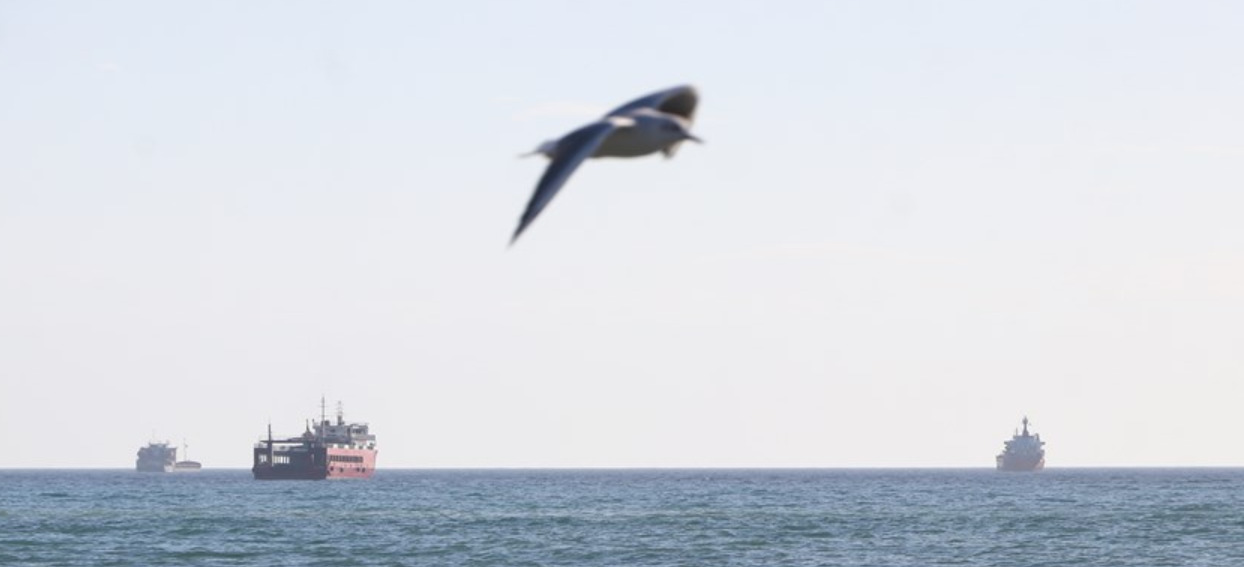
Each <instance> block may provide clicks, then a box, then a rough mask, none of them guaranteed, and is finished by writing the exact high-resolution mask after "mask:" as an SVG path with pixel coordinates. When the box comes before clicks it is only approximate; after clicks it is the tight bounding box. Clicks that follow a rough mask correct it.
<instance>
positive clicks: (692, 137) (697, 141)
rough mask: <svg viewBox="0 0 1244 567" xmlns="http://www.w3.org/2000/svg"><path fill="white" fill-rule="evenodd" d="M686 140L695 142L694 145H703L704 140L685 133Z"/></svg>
mask: <svg viewBox="0 0 1244 567" xmlns="http://www.w3.org/2000/svg"><path fill="white" fill-rule="evenodd" d="M686 139H687V140H691V141H692V142H695V143H697V144H703V143H704V140H701V139H699V138H697V137H696V136H695V135H694V134H691V133H690V132H688V133H687V137H686Z"/></svg>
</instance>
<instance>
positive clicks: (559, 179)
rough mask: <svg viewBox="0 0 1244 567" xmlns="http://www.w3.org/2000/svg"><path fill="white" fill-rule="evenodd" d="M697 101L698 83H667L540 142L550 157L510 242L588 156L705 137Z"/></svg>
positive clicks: (670, 147)
mask: <svg viewBox="0 0 1244 567" xmlns="http://www.w3.org/2000/svg"><path fill="white" fill-rule="evenodd" d="M697 102H698V97H697V95H696V92H695V89H694V88H692V87H690V86H681V87H674V88H672V89H666V90H663V91H660V92H656V93H653V94H650V95H647V96H644V97H641V98H638V99H635V100H633V101H631V102H628V103H626V104H624V105H622V106H620V107H618V108H616V109H614V110H613V111H612V112H610V113H609V114H606V115H605V117H604V118H601V119H600V120H597V121H596V122H593V123H591V124H588V125H586V126H583V127H581V128H579V129H577V130H575V131H573V132H571V133H569V134H566V135H565V136H562V137H561V138H560V139H557V140H550V141H547V142H544V143H543V144H540V147H538V148H536V151H534V152H532V153H533V154H543V155H544V156H546V157H548V158H549V159H550V160H551V161H550V162H549V166H548V168H547V169H546V170H545V171H544V175H543V176H542V177H541V178H540V182H539V183H537V184H536V190H535V192H534V193H533V194H532V195H531V200H530V201H529V202H528V203H527V209H526V210H525V211H523V216H522V218H521V219H519V222H518V228H517V229H516V230H515V231H514V237H513V238H512V239H510V243H511V244H513V243H514V241H515V240H518V237H519V235H521V234H522V233H523V231H524V230H526V228H527V226H528V225H530V224H531V222H532V221H534V220H535V219H536V216H538V215H539V214H540V211H543V210H544V207H546V206H548V204H549V202H550V201H552V200H553V197H554V196H555V195H557V192H558V191H559V190H561V188H562V186H563V185H565V184H566V180H567V179H569V178H570V174H572V173H574V170H575V169H576V168H578V167H579V164H580V163H583V160H585V159H587V158H589V157H638V156H645V155H648V154H652V153H656V152H665V156H666V157H671V156H673V155H674V152H675V151H676V150H677V149H678V145H679V144H681V143H682V142H683V141H684V140H693V141H697V142H698V141H700V140H699V139H698V138H696V137H695V136H693V135H692V134H691V132H690V130H691V121H692V119H693V118H694V116H695V106H696V103H697Z"/></svg>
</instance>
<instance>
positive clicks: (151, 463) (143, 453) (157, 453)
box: [134, 441, 203, 473]
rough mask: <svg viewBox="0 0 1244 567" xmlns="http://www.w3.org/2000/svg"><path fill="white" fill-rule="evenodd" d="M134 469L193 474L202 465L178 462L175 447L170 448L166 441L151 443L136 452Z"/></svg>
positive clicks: (194, 462)
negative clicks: (136, 458)
mask: <svg viewBox="0 0 1244 567" xmlns="http://www.w3.org/2000/svg"><path fill="white" fill-rule="evenodd" d="M134 468H135V470H137V471H138V472H158V473H167V472H194V471H198V470H200V469H202V468H203V465H202V464H201V463H199V462H198V461H178V460H177V447H173V446H170V445H169V444H168V442H167V441H165V442H162V443H161V442H156V441H152V442H150V443H148V444H147V446H146V447H143V448H141V449H139V450H138V460H137V461H135V463H134Z"/></svg>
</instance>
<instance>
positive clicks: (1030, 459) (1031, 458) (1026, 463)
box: [998, 416, 1045, 472]
mask: <svg viewBox="0 0 1244 567" xmlns="http://www.w3.org/2000/svg"><path fill="white" fill-rule="evenodd" d="M1023 424H1024V430H1023V431H1022V432H1017V433H1015V435H1014V436H1012V437H1011V440H1010V441H1005V442H1004V443H1003V449H1002V453H1001V454H999V455H998V470H1000V471H1011V472H1027V471H1039V470H1041V469H1043V468H1045V449H1044V447H1045V441H1042V440H1041V435H1039V434H1038V435H1031V434H1029V433H1028V417H1027V416H1025V417H1024V421H1023Z"/></svg>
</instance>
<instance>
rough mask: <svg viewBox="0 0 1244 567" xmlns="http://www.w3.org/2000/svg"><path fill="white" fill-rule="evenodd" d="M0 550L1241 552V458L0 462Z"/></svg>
mask: <svg viewBox="0 0 1244 567" xmlns="http://www.w3.org/2000/svg"><path fill="white" fill-rule="evenodd" d="M0 565H6V566H7V565H91V566H98V565H127V566H128V565H326V566H327V565H333V566H338V565H438V566H439V565H481V566H483V565H490V566H491V565H497V566H518V565H575V566H585V565H611V566H612V565H747V566H752V565H756V566H759V565H764V566H784V565H989V566H1005V565H1050V566H1055V565H1057V566H1075V565H1111V566H1117V565H1215V566H1241V565H1244V469H1065V470H1057V469H1051V470H1046V471H1043V472H1040V473H1035V474H1033V473H999V472H995V471H992V470H986V469H964V470H950V469H926V470H921V469H914V470H717V469H713V470H382V471H380V472H378V473H377V475H376V477H375V478H373V479H371V480H342V481H320V482H308V481H301V482H299V481H276V482H259V481H255V480H252V479H251V477H250V473H249V471H244V470H217V471H212V470H205V471H203V472H200V473H184V474H163V475H162V474H140V473H136V472H132V471H124V470H99V471H80V470H79V471H67V470H9V471H0Z"/></svg>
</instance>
